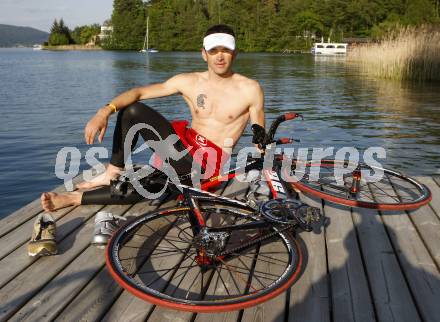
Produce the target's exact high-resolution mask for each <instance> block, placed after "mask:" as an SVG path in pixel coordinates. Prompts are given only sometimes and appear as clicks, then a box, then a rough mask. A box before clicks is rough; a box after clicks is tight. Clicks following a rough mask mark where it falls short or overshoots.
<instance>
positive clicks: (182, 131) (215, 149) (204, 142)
mask: <svg viewBox="0 0 440 322" xmlns="http://www.w3.org/2000/svg"><path fill="white" fill-rule="evenodd" d="M188 124H189V123H188V121H173V122H171V125H172V127H173V129H174V131H175V132H176V134H177V135H178V136H179V138H180V141H181V142H182V143H183V145H184V146H185V148H188V147H189V148H190V150H189V153H190V154H191V155H192V156H193V159H194V161H195V162H197V163H198V164H199V165H200V166H201V168H202V169H203V170H204V171H205V174H206V175H207V176H209V177H213V176H218V175H219V174H220V170H221V168H222V166H223V164H224V163H225V162H226V161H227V160H228V159H229V157H230V155H229V153H227V152H226V151H224V150H223V149H222V148H220V147H219V146H218V145H216V144H215V143H213V142H211V141H209V140H208V139H207V138H205V137H204V136H203V135H201V134H199V133H197V132H196V131H195V130H194V129H192V128H189V127H188ZM153 160H154V161H153V165H154V166H155V167H159V168H160V164H161V162H160V159H159V160H158V158H157V157H156V158H154V159H153ZM158 161H159V162H158ZM205 179H207V178H205Z"/></svg>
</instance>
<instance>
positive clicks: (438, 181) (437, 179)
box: [432, 175, 440, 187]
mask: <svg viewBox="0 0 440 322" xmlns="http://www.w3.org/2000/svg"><path fill="white" fill-rule="evenodd" d="M432 180H434V182H435V183H436V184H437V185H438V186H439V187H440V175H433V176H432Z"/></svg>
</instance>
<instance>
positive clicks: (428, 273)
mask: <svg viewBox="0 0 440 322" xmlns="http://www.w3.org/2000/svg"><path fill="white" fill-rule="evenodd" d="M376 186H378V187H379V188H380V189H382V190H384V189H386V188H385V187H384V186H383V185H382V184H381V183H376ZM373 194H375V191H374V190H373ZM375 195H376V194H375ZM384 198H385V197H384ZM385 199H386V198H385ZM382 219H383V221H384V222H385V224H386V227H387V230H388V235H389V236H390V238H391V241H392V244H393V247H394V249H395V252H396V253H397V255H398V258H399V262H400V265H401V267H402V268H403V271H404V274H405V276H406V279H407V281H408V284H409V286H410V289H411V292H412V295H413V298H414V299H415V302H416V305H417V308H418V311H419V313H420V315H421V318H422V319H423V320H426V321H439V320H440V305H438V299H439V298H440V273H439V271H438V269H437V267H436V265H435V262H434V261H433V259H432V258H431V256H430V254H429V252H428V250H427V249H426V247H425V245H424V243H423V241H422V240H421V238H420V236H419V234H418V233H417V231H416V229H415V227H414V225H413V224H412V222H411V221H410V219H409V217H408V215H407V214H406V213H404V212H387V213H386V214H383V215H382Z"/></svg>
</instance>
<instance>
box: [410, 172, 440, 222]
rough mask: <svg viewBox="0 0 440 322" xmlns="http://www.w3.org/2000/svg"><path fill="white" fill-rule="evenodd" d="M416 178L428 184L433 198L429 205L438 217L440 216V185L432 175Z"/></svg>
mask: <svg viewBox="0 0 440 322" xmlns="http://www.w3.org/2000/svg"><path fill="white" fill-rule="evenodd" d="M415 179H416V180H417V181H419V182H420V183H423V184H424V185H426V186H427V187H428V188H429V190H431V193H432V200H431V202H430V203H429V205H430V206H431V208H432V209H433V210H434V212H435V213H436V215H437V217H438V218H440V187H439V186H438V185H437V183H436V182H435V181H434V179H433V178H430V177H416V178H415Z"/></svg>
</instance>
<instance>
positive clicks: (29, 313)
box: [11, 205, 131, 321]
mask: <svg viewBox="0 0 440 322" xmlns="http://www.w3.org/2000/svg"><path fill="white" fill-rule="evenodd" d="M130 207H131V206H129V205H111V206H107V207H105V208H104V209H105V211H108V212H111V213H113V214H115V215H122V214H124V213H125V212H126V211H127V210H128V209H129V208H130ZM90 217H91V216H90ZM90 222H93V223H94V220H90ZM91 237H92V236H91V235H90V236H89V242H90V240H91ZM96 248H97V247H94V246H89V247H88V248H86V249H85V251H84V252H82V253H81V254H80V255H79V256H78V257H77V258H75V259H74V260H73V261H72V262H71V263H69V264H68V265H67V266H66V267H65V268H64V269H63V270H62V271H61V272H60V273H59V274H58V275H57V276H55V278H54V279H52V280H50V281H49V282H48V283H47V284H46V285H45V286H44V287H43V288H42V289H41V290H40V291H39V292H38V293H37V294H35V295H34V296H33V297H32V299H31V300H30V301H29V302H28V303H27V304H26V305H24V306H23V307H22V308H21V309H20V310H19V311H18V312H17V313H16V314H15V315H14V316H13V317H12V318H11V319H12V320H20V321H23V320H34V319H35V317H38V319H39V320H40V321H42V320H50V319H52V318H53V317H54V316H55V315H56V314H57V312H59V311H60V310H61V309H62V307H63V306H65V305H66V303H68V302H69V300H70V299H71V298H72V297H73V296H74V294H76V293H78V292H79V290H81V289H82V287H83V286H84V284H85V283H87V282H88V281H89V280H90V279H91V278H92V277H93V276H94V275H95V274H96V272H97V271H99V269H100V268H102V266H103V263H104V256H103V250H102V249H99V250H96Z"/></svg>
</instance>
